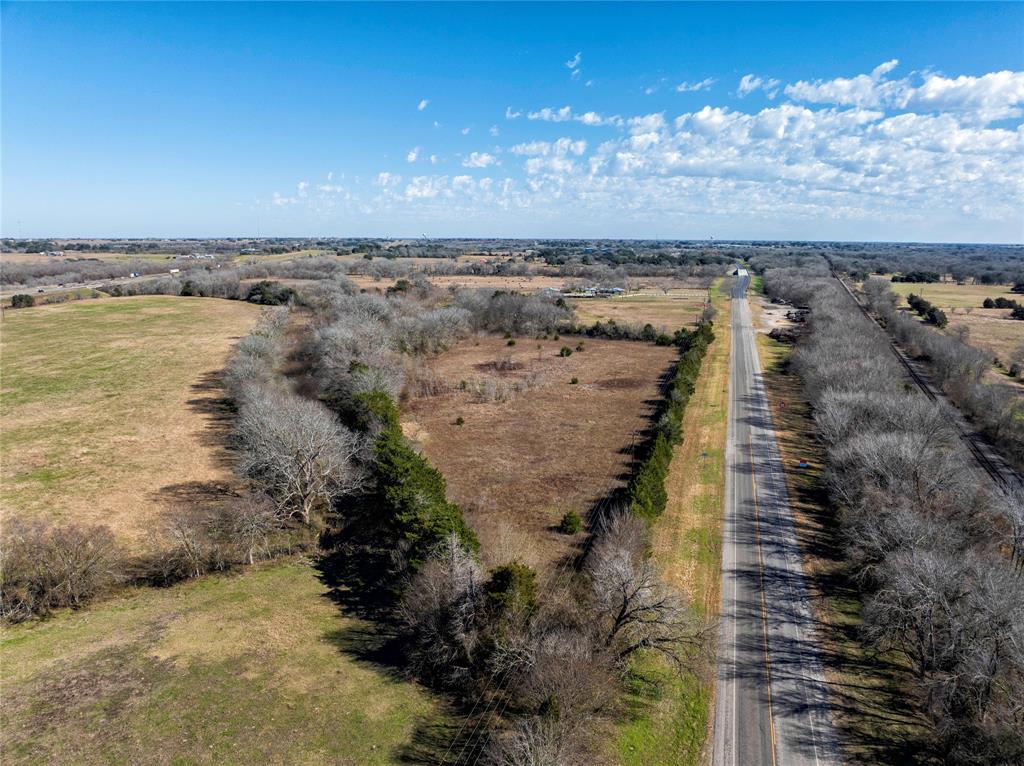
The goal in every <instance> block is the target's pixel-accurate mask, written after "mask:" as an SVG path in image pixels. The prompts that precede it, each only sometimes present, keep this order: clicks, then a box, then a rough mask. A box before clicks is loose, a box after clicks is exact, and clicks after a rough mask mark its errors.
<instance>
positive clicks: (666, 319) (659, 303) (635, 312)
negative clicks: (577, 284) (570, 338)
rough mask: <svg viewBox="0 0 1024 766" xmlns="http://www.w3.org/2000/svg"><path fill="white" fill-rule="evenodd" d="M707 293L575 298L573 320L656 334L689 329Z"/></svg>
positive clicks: (690, 290) (648, 292)
mask: <svg viewBox="0 0 1024 766" xmlns="http://www.w3.org/2000/svg"><path fill="white" fill-rule="evenodd" d="M707 298H708V291H707V290H701V289H698V288H676V289H670V290H669V291H668V292H667V293H666V292H662V291H661V290H657V291H655V290H645V291H644V292H639V293H631V294H629V295H623V296H620V297H617V298H576V299H574V300H572V305H573V308H574V309H576V317H577V319H578V320H579V321H580V322H581V323H584V324H592V323H594V322H597V321H602V322H607V321H608V320H609V319H614V320H615V321H616V322H630V323H639V324H646V323H648V322H649V323H650V324H652V325H654V327H655V328H656V329H658V330H663V331H665V332H669V333H671V332H673V331H675V330H678V329H679V328H680V327H693V326H695V325H696V324H697V322H698V321H699V320H700V315H701V312H702V311H703V310H704V306H705V302H706V301H707Z"/></svg>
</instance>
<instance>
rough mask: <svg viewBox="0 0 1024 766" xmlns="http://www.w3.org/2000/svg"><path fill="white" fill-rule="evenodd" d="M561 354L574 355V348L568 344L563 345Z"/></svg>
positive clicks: (559, 353)
mask: <svg viewBox="0 0 1024 766" xmlns="http://www.w3.org/2000/svg"><path fill="white" fill-rule="evenodd" d="M558 355H559V356H572V349H571V348H569V347H568V346H562V350H561V351H559V352H558Z"/></svg>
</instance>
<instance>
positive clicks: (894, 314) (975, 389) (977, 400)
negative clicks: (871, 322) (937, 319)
mask: <svg viewBox="0 0 1024 766" xmlns="http://www.w3.org/2000/svg"><path fill="white" fill-rule="evenodd" d="M864 294H865V295H866V296H867V302H868V307H869V308H870V309H871V311H872V312H873V313H874V314H875V315H876V316H878V317H879V318H880V319H881V320H882V321H883V322H884V324H885V326H886V329H887V330H888V331H889V332H890V333H891V334H892V335H893V337H894V338H895V339H896V340H897V341H898V342H899V343H900V344H901V345H902V346H903V348H904V349H905V350H906V351H907V352H908V353H910V354H911V355H913V356H917V357H920V358H923V359H925V360H927V364H928V366H929V369H930V370H931V371H932V373H933V374H934V376H935V379H936V382H937V383H938V384H939V385H940V386H941V387H942V390H943V391H945V392H946V394H947V395H948V396H949V398H950V399H951V400H952V401H953V402H954V403H955V404H956V405H957V407H959V408H960V410H961V411H962V412H963V413H964V414H966V415H967V416H968V417H970V418H971V420H972V422H973V423H975V425H977V426H978V427H979V428H980V429H981V430H982V431H983V432H984V433H985V434H986V435H987V436H988V437H989V439H990V441H991V442H992V444H993V445H994V446H995V447H996V448H997V449H998V450H999V451H1000V452H1001V453H1002V454H1003V455H1004V456H1005V457H1006V458H1007V459H1008V460H1010V462H1011V463H1013V464H1015V465H1017V466H1018V467H1021V466H1024V403H1022V402H1021V399H1020V396H1019V395H1018V394H1017V393H1016V392H1014V391H1012V390H1010V389H1008V388H1007V387H1006V386H999V385H993V384H992V383H988V382H986V381H985V378H984V376H985V372H986V371H987V370H988V369H989V367H990V366H991V364H992V359H991V357H990V356H989V355H988V354H986V353H985V352H983V351H981V350H980V349H977V348H975V347H973V346H971V345H970V344H969V343H966V342H964V341H962V340H961V339H960V338H957V337H954V336H952V335H949V334H947V333H940V332H936V331H935V330H933V329H931V328H930V327H927V326H925V325H923V324H921V323H920V322H917V321H915V320H914V319H913V318H912V317H910V316H907V315H906V314H905V313H904V312H903V311H900V310H899V309H898V308H897V306H898V301H899V298H898V296H896V295H895V294H893V292H892V291H891V290H890V289H889V285H888V282H887V281H886V280H884V279H879V278H871V279H868V280H867V281H866V282H865V283H864Z"/></svg>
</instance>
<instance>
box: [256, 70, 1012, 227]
mask: <svg viewBox="0 0 1024 766" xmlns="http://www.w3.org/2000/svg"><path fill="white" fill-rule="evenodd" d="M580 61H581V54H580V53H576V54H575V55H574V56H573V57H572V58H571V59H570V60H569V61H568V62H566V66H567V67H569V68H570V69H572V70H573V71H578V68H579V65H580ZM898 66H899V61H898V60H897V59H892V60H888V61H884V62H881V63H879V65H878V66H876V67H875V68H874V69H873V70H872V71H871V72H869V73H863V74H856V75H853V76H850V77H836V78H834V79H830V80H813V81H806V80H797V81H795V82H790V83H783V82H781V81H780V80H779V79H777V78H773V77H769V76H767V75H762V74H756V73H748V74H745V75H743V76H742V77H741V78H740V79H739V81H738V82H736V83H735V84H734V85H733V89H734V92H735V94H736V95H737V96H739V97H746V96H750V95H752V94H754V93H757V92H761V93H762V94H763V95H764V97H765V98H766V99H767V100H768V102H769V103H768V105H766V106H763V107H762V108H759V109H751V110H741V109H735V108H730V107H728V106H717V105H715V104H714V102H713V101H712V99H711V94H710V93H709V94H708V101H709V103H708V104H707V105H705V106H704V107H703V108H701V109H698V110H696V111H689V112H681V113H678V114H672V113H670V112H666V111H660V112H653V113H645V114H635V115H620V114H601V113H598V112H595V111H589V110H586V111H585V110H580V109H577V108H575V107H573V106H571V105H562V106H538V105H531V104H521V105H515V106H512V105H510V106H508V107H507V108H506V110H505V113H504V118H505V120H507V121H522V120H525V121H526V122H549V123H559V124H561V125H563V126H564V127H565V130H566V133H567V135H565V136H562V137H559V138H557V139H555V140H550V141H549V140H541V139H537V140H533V141H530V142H519V143H517V144H514V145H505V146H501V145H496V144H495V145H491V146H488V147H485V148H482V149H481V150H473V151H470V152H467V153H466V154H465V155H463V156H462V157H461V159H460V164H461V167H462V168H465V169H469V170H473V171H481V172H479V173H475V174H468V173H464V172H463V173H431V174H423V173H408V172H406V173H394V172H392V169H390V168H387V169H386V168H381V171H380V173H379V175H378V176H377V180H376V181H374V182H373V183H371V184H369V185H368V186H367V188H361V189H358V190H357V189H355V188H348V187H347V188H346V189H345V190H344V191H343V192H341V191H338V192H324V193H322V194H321V195H319V196H317V197H315V198H311V197H303V196H301V195H296V196H292V197H284V196H283V195H280V194H278V195H277V196H275V197H274V198H273V201H274V204H276V205H289V204H301V203H304V204H307V205H309V206H310V207H311V208H313V209H316V210H318V211H320V212H322V213H329V212H330V211H332V210H333V209H334V208H335V204H334V203H335V197H341V198H343V200H344V203H345V204H346V205H348V206H350V207H351V209H352V211H353V212H356V213H359V212H361V213H363V214H367V215H369V214H377V215H379V214H380V213H381V212H385V213H386V214H392V215H396V216H399V217H409V216H411V217H412V218H416V217H421V216H422V217H424V218H430V217H437V216H446V217H451V216H453V215H454V216H455V217H457V218H459V219H463V220H482V219H486V218H487V217H488V216H490V215H501V216H507V215H509V214H510V213H512V214H516V213H518V214H521V215H523V216H526V217H535V218H543V219H550V218H555V217H559V216H568V217H572V218H583V219H594V220H599V219H602V218H607V217H620V218H629V219H634V220H636V219H638V220H646V221H650V222H654V221H656V220H658V219H661V220H672V219H675V218H678V217H680V216H687V215H698V214H701V213H706V214H707V215H708V216H709V217H710V218H712V219H714V220H717V221H724V220H726V219H728V218H730V217H740V216H742V217H747V218H752V219H770V218H772V217H780V216H781V217H783V218H785V219H786V220H789V221H797V222H799V221H801V220H810V219H820V218H827V219H833V220H837V219H841V220H845V221H847V222H863V223H864V224H868V223H870V222H872V221H875V220H878V219H886V220H890V221H892V220H895V221H901V222H904V223H906V224H907V225H908V227H912V226H913V225H914V223H915V222H919V221H921V220H924V219H928V218H932V217H934V216H943V215H949V216H966V217H972V218H977V219H979V220H981V221H989V222H992V223H993V225H995V224H997V223H999V222H1005V221H1008V220H1009V221H1013V220H1014V219H1015V218H1016V219H1019V218H1020V216H1021V215H1022V212H1021V211H1022V209H1024V123H1021V122H1019V120H1020V118H1021V116H1022V114H1024V111H1022V105H1024V72H1014V71H998V72H990V73H987V74H984V75H981V76H965V75H957V76H946V75H942V74H938V73H910V74H907V75H905V76H902V77H892V76H890V75H892V74H893V73H894V72H895V71H896V70H897V69H898ZM712 82H713V81H712V80H711V79H710V78H708V79H705V80H701V81H698V82H696V83H694V84H693V85H687V84H686V83H684V84H683V85H680V86H678V89H679V90H680V91H684V90H685V91H705V92H706V91H708V90H709V89H710V88H711V86H712ZM480 117H481V119H482V120H490V119H493V118H494V115H490V114H487V115H480ZM1014 122H1016V124H1013V123H1014ZM594 128H605V129H608V128H610V129H611V133H610V134H606V135H599V136H593V135H591V134H588V133H587V132H586V131H587V130H588V129H594ZM491 132H492V135H494V134H496V133H497V131H493V130H492V131H491ZM419 153H420V151H419V147H417V148H416V149H415V150H413V151H411V152H409V153H408V158H407V159H408V162H409V163H414V162H415V161H416V160H417V158H418V155H419ZM502 158H504V159H502ZM499 169H500V170H501V172H500V173H499V172H495V171H497V170H499ZM382 179H383V180H382ZM296 184H297V189H298V190H299V191H300V192H301V191H302V189H303V188H304V186H303V185H304V184H307V182H306V181H305V180H297V182H296ZM584 228H585V227H584Z"/></svg>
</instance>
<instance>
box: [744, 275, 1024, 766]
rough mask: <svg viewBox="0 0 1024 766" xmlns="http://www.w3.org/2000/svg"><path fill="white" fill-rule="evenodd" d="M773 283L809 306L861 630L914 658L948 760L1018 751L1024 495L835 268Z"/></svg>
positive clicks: (809, 334)
mask: <svg viewBox="0 0 1024 766" xmlns="http://www.w3.org/2000/svg"><path fill="white" fill-rule="evenodd" d="M764 285H765V289H766V291H767V292H768V293H769V295H772V296H775V297H779V298H782V299H784V300H787V301H790V302H792V303H795V304H798V305H806V306H809V307H810V308H811V312H810V317H809V319H808V321H807V324H806V331H805V332H804V334H803V335H802V337H801V339H800V340H799V342H798V345H797V347H796V349H795V351H794V353H793V356H792V364H793V366H794V368H795V370H796V371H797V372H798V373H799V375H800V376H801V378H802V379H803V381H804V384H805V387H806V391H807V394H808V398H809V399H810V401H811V403H812V406H813V415H814V420H815V424H816V427H817V431H818V436H819V437H820V438H821V440H822V442H823V443H824V445H825V448H826V452H827V466H828V468H827V472H826V482H827V485H828V489H829V492H830V495H831V497H832V499H833V501H834V502H835V504H836V506H837V508H838V509H839V513H840V519H841V534H842V540H843V544H844V548H843V553H844V554H845V555H846V557H847V560H848V562H849V565H850V571H851V572H852V578H853V580H854V582H855V584H856V585H857V586H858V587H859V588H860V590H861V594H862V598H863V609H862V617H863V624H862V632H861V635H862V638H863V640H864V641H865V642H867V643H868V644H869V645H870V646H871V647H873V648H875V649H876V650H879V651H883V652H887V653H890V654H891V655H893V656H898V657H900V658H901V661H902V663H903V664H904V666H905V667H906V668H907V669H908V671H909V672H908V673H906V674H905V676H904V683H905V684H906V689H907V692H908V694H909V695H911V699H912V700H913V703H914V706H915V708H916V710H917V712H918V714H919V716H920V720H921V721H922V722H923V723H924V724H925V726H926V727H927V733H926V734H925V735H923V736H922V737H921V746H922V748H924V749H925V750H927V751H928V752H929V753H931V754H933V755H934V756H935V757H937V758H939V759H940V760H941V761H942V762H944V763H949V764H1006V763H1017V762H1020V761H1021V759H1024V579H1022V577H1024V492H1022V490H1021V488H1020V487H1014V488H1011V489H1004V488H1001V487H998V486H995V485H993V484H991V483H990V482H988V481H987V480H986V481H979V475H978V473H977V472H976V470H975V469H974V467H973V464H972V461H971V459H970V456H969V454H968V453H967V452H966V449H965V447H964V446H963V444H962V442H961V440H960V437H959V433H958V432H957V430H956V428H955V427H954V426H953V425H952V418H951V416H950V413H948V412H946V411H945V410H944V409H943V405H941V404H939V403H937V402H932V401H930V400H929V399H927V398H926V397H924V396H922V395H920V394H918V393H917V392H916V390H913V389H911V388H910V387H909V386H908V385H907V384H906V381H905V379H904V377H903V375H902V370H901V368H900V366H899V363H898V361H897V360H896V359H895V357H894V356H893V355H892V354H891V352H890V350H889V348H888V341H887V339H886V337H885V334H884V333H883V332H882V331H881V330H879V328H877V327H876V326H875V325H874V324H873V323H872V322H870V320H869V319H867V318H866V317H864V316H863V314H861V313H860V311H859V310H858V308H857V307H856V305H855V304H854V302H853V300H852V299H851V298H850V297H849V295H847V294H846V293H845V291H843V290H842V288H841V287H840V286H839V284H838V283H837V282H836V280H834V279H831V278H829V276H828V269H827V267H826V266H825V265H824V263H818V264H813V263H811V264H808V268H797V269H792V268H777V269H769V270H767V271H765V272H764ZM868 294H869V295H870V296H871V297H872V303H873V305H876V307H877V306H878V302H879V301H889V300H890V299H889V298H888V297H887V296H886V294H885V292H884V291H883V290H881V289H879V288H878V287H877V286H876V285H870V283H869V287H868ZM883 315H884V316H886V317H887V320H888V321H889V322H891V323H899V322H907V323H909V324H910V325H913V326H914V327H917V328H918V330H919V331H920V332H926V333H929V335H930V336H935V337H936V338H945V336H942V335H940V334H938V333H936V332H935V331H933V330H930V329H928V328H927V327H924V326H923V325H921V323H919V322H916V321H914V320H913V319H911V318H909V317H904V318H903V319H902V320H901V319H900V318H899V312H896V311H895V310H893V313H884V312H883ZM901 326H902V325H901ZM908 326H909V325H908ZM907 337H908V338H909V337H911V336H909V335H908V336H907ZM923 342H926V343H927V342H928V341H923ZM940 343H945V341H940ZM929 348H931V347H929ZM931 353H932V354H933V355H934V356H937V355H941V353H944V352H937V351H935V350H934V349H933V350H932V352H931ZM950 353H956V354H958V355H959V359H960V363H958V364H954V363H952V361H950V362H948V363H946V362H943V363H942V364H943V365H944V366H945V367H946V368H947V369H948V375H949V376H950V377H949V378H947V381H953V380H956V379H957V378H956V376H957V375H958V374H959V373H957V372H956V371H955V370H956V368H958V367H959V366H960V364H963V365H966V366H967V367H968V368H970V367H971V365H972V363H973V356H972V354H971V352H970V350H966V351H965V350H963V349H959V348H953V349H952V350H951V351H950ZM968 379H969V380H974V379H975V377H974V376H973V374H969V375H968Z"/></svg>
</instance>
